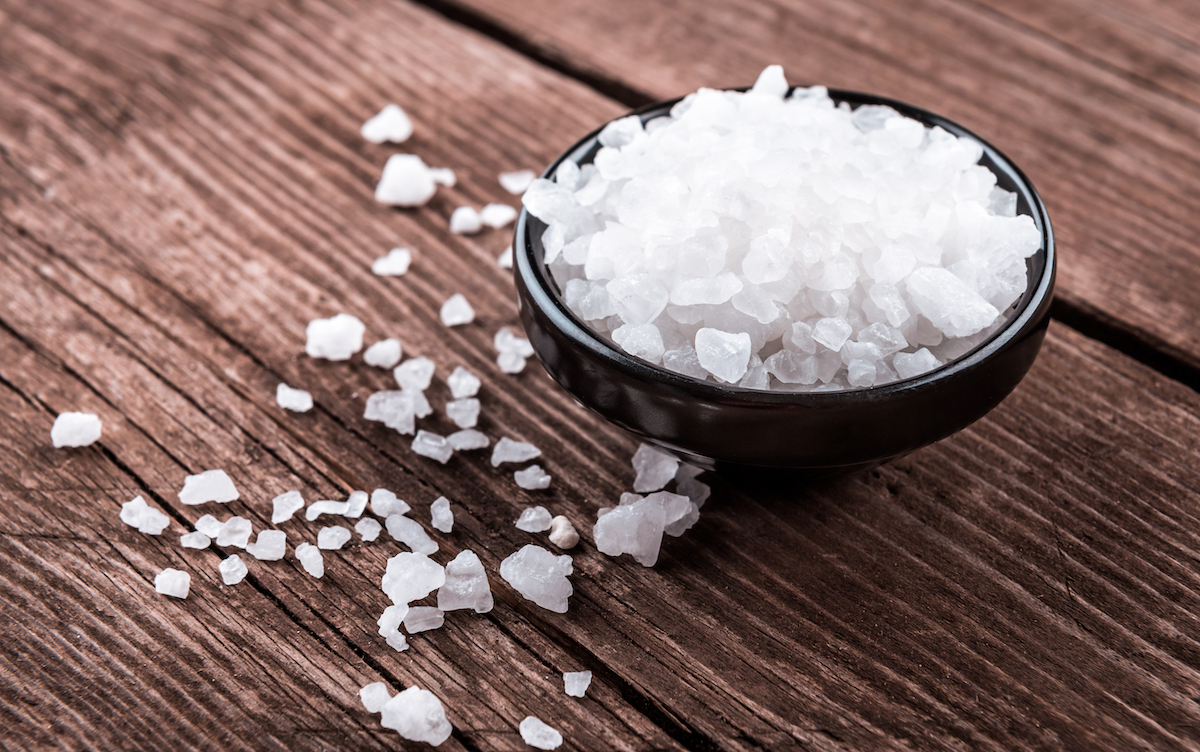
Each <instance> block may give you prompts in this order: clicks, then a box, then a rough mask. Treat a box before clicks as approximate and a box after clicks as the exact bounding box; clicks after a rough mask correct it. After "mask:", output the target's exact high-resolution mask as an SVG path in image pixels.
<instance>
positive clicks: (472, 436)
mask: <svg viewBox="0 0 1200 752" xmlns="http://www.w3.org/2000/svg"><path fill="white" fill-rule="evenodd" d="M446 443H448V444H449V445H450V446H451V447H452V448H453V449H454V451H456V452H469V451H471V450H473V449H486V448H487V445H488V444H490V443H491V442H490V441H488V437H487V436H485V435H483V433H481V432H479V431H476V430H475V429H474V428H464V429H463V430H461V431H455V432H454V433H452V434H450V435H449V436H447V437H446Z"/></svg>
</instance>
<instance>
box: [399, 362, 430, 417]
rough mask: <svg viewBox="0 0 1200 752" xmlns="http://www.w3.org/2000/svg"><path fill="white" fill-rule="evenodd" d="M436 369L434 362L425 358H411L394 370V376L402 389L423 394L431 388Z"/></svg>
mask: <svg viewBox="0 0 1200 752" xmlns="http://www.w3.org/2000/svg"><path fill="white" fill-rule="evenodd" d="M435 368H436V366H435V365H434V363H433V361H432V360H430V359H429V358H426V357H424V356H422V357H420V358H409V359H408V360H406V361H404V362H403V363H401V364H400V365H398V366H396V367H395V369H393V370H392V376H393V377H395V379H396V383H397V384H399V385H400V388H401V389H412V390H414V391H418V392H423V391H425V390H426V389H428V388H429V384H430V382H431V381H432V380H433V372H434V370H435ZM418 417H424V416H418Z"/></svg>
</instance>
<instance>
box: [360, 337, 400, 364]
mask: <svg viewBox="0 0 1200 752" xmlns="http://www.w3.org/2000/svg"><path fill="white" fill-rule="evenodd" d="M401 351H402V348H401V345H400V340H398V339H396V338H395V337H389V338H388V339H381V340H379V341H378V342H376V343H375V344H373V345H371V346H370V347H368V348H367V351H366V352H364V353H363V362H364V363H366V364H367V365H369V366H375V367H376V368H395V367H396V364H397V363H399V362H400V354H401Z"/></svg>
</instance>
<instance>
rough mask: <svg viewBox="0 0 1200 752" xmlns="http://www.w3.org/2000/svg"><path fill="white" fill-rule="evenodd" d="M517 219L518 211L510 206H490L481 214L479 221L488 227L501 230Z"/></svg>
mask: <svg viewBox="0 0 1200 752" xmlns="http://www.w3.org/2000/svg"><path fill="white" fill-rule="evenodd" d="M516 218H517V210H516V209H514V208H512V207H511V206H509V205H508V204H488V205H487V206H485V207H483V210H482V211H480V212H479V220H480V221H481V222H483V223H484V224H485V225H487V226H488V227H494V228H497V229H499V228H501V227H504V226H505V225H507V224H509V223H510V222H512V221H513V220H514V219H516Z"/></svg>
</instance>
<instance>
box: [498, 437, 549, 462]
mask: <svg viewBox="0 0 1200 752" xmlns="http://www.w3.org/2000/svg"><path fill="white" fill-rule="evenodd" d="M540 456H542V450H540V449H538V448H537V447H535V446H534V445H533V444H527V443H525V442H523V441H513V440H512V439H510V438H508V437H507V436H505V437H504V438H502V439H500V440H499V441H497V442H496V446H495V447H493V448H492V467H500V465H502V464H503V463H505V462H525V461H527V460H531V459H533V458H534V457H540Z"/></svg>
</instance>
